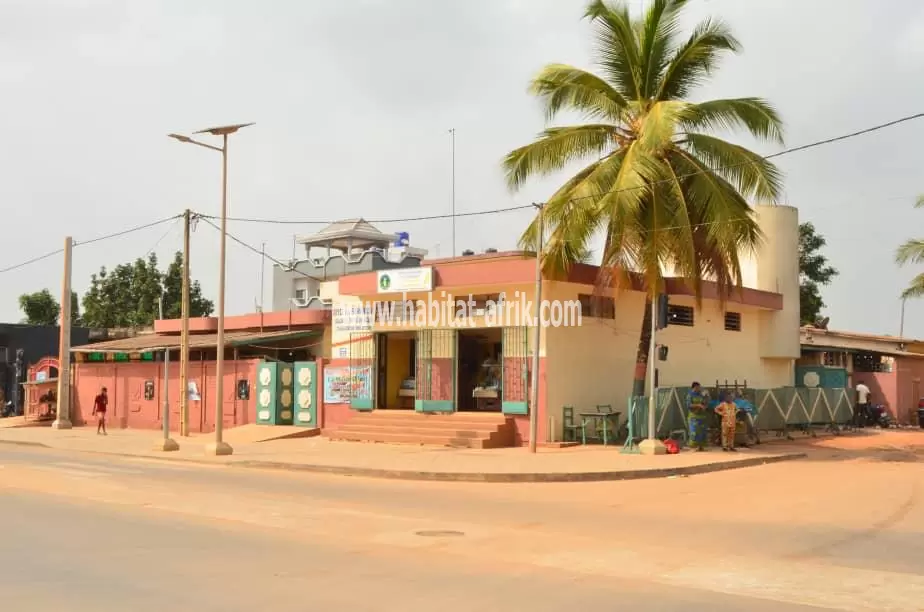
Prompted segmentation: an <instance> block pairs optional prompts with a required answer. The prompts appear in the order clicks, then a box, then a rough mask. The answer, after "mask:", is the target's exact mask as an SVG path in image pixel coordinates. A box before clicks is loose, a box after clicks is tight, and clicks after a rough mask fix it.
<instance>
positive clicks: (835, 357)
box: [821, 351, 847, 368]
mask: <svg viewBox="0 0 924 612" xmlns="http://www.w3.org/2000/svg"><path fill="white" fill-rule="evenodd" d="M821 362H822V365H824V366H826V367H829V368H846V367H847V353H845V352H843V351H825V352H824V353H822V354H821Z"/></svg>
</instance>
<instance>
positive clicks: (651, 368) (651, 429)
mask: <svg viewBox="0 0 924 612" xmlns="http://www.w3.org/2000/svg"><path fill="white" fill-rule="evenodd" d="M651 293H652V295H651V340H649V341H648V438H647V439H645V440H642V442H641V443H640V444H639V445H638V450H639V452H640V453H641V454H643V455H664V454H666V453H667V447H665V446H664V443H663V442H661V440H659V439H658V431H657V429H658V423H657V409H658V387H657V385H656V384H655V357H656V355H655V353H656V352H657V347H658V344H657V338H656V337H655V335H656V333H657V330H658V292H657V291H654V290H652V292H651Z"/></svg>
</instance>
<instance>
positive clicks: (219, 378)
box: [169, 123, 253, 455]
mask: <svg viewBox="0 0 924 612" xmlns="http://www.w3.org/2000/svg"><path fill="white" fill-rule="evenodd" d="M251 125H253V123H239V124H236V125H225V126H221V127H213V128H207V129H204V130H199V131H198V132H195V134H211V135H212V136H221V141H222V142H221V146H220V147H216V146H214V145H210V144H206V143H204V142H199V141H198V140H193V139H192V138H190V137H189V136H184V135H182V134H169V136H170V138H173V139H175V140H179V141H180V142H185V143H188V144H194V145H198V146H200V147H205V148H206V149H211V150H213V151H218V152H219V153H221V243H220V244H221V246H220V247H219V251H218V260H219V261H218V334H217V338H216V340H215V353H216V354H215V441H214V442H212V443H211V444H209V445H208V446H206V448H205V452H206V454H209V455H230V454H231V453H233V452H234V449H233V448H231V445H230V444H228V443H227V442H225V441H224V440H222V429H223V425H224V423H223V419H224V405H223V404H224V389H223V386H224V385H223V383H224V373H225V372H224V370H225V247H226V244H227V225H228V136H230V135H231V134H234V133H235V132H237V131H238V130H240V129H241V128H245V127H248V126H251Z"/></svg>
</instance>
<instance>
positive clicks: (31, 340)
mask: <svg viewBox="0 0 924 612" xmlns="http://www.w3.org/2000/svg"><path fill="white" fill-rule="evenodd" d="M99 336H103V337H105V332H100V331H98V330H90V329H86V328H83V327H75V328H73V329H72V330H71V346H80V345H82V344H87V343H88V342H90V340H91V339H95V338H96V337H99ZM60 337H61V330H60V328H58V327H57V326H54V327H52V326H46V325H24V324H20V323H0V392H2V394H3V398H2V403H4V404H5V403H6V402H7V401H10V400H12V401H14V402H15V403H16V406H17V408H22V405H23V400H22V398H23V395H22V389H21V387H20V386H19V384H18V383H22V382H25V377H26V371H27V370H28V368H29V366H30V365H32V364H34V363H36V362H38V361H39V360H40V359H42V358H43V357H47V356H49V355H57V354H58V341H59V340H60ZM20 351H22V353H21V355H20V354H19V352H20Z"/></svg>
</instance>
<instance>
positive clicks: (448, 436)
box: [325, 410, 516, 448]
mask: <svg viewBox="0 0 924 612" xmlns="http://www.w3.org/2000/svg"><path fill="white" fill-rule="evenodd" d="M325 435H326V436H327V437H328V438H330V439H331V440H349V441H354V442H360V441H361V442H382V443H386V444H429V445H433V446H452V447H455V448H505V447H509V446H514V444H515V441H516V427H515V425H514V424H513V419H508V418H507V417H506V416H504V415H503V414H498V413H477V412H454V413H451V414H423V413H420V412H412V411H409V410H374V411H372V412H360V413H357V414H356V415H355V416H354V417H353V418H352V419H350V421H349V422H348V423H346V424H344V425H341V426H340V427H339V428H337V429H336V430H334V431H332V432H325Z"/></svg>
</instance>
